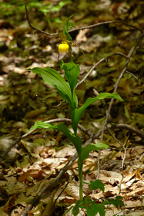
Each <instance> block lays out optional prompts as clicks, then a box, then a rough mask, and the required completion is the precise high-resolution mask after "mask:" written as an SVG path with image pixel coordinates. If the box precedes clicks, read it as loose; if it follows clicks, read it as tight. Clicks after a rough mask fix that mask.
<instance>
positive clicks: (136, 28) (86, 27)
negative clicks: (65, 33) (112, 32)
mask: <svg viewBox="0 0 144 216" xmlns="http://www.w3.org/2000/svg"><path fill="white" fill-rule="evenodd" d="M111 23H120V24H123V25H125V26H128V27H131V28H133V29H135V30H138V31H140V32H142V29H140V28H138V27H136V26H133V25H130V24H128V23H125V22H124V21H122V20H110V21H104V22H99V23H95V24H92V25H88V26H82V27H78V28H74V29H72V30H70V31H69V33H71V32H74V31H79V30H84V29H91V28H95V27H97V26H100V25H105V24H111Z"/></svg>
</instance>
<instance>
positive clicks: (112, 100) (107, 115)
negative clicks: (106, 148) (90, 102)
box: [101, 34, 144, 139]
mask: <svg viewBox="0 0 144 216" xmlns="http://www.w3.org/2000/svg"><path fill="white" fill-rule="evenodd" d="M143 36H144V34H140V36H139V37H138V39H137V41H136V44H135V45H134V46H133V47H132V48H131V49H130V51H129V53H128V55H127V61H126V63H125V66H124V68H123V70H122V71H121V73H120V75H119V77H118V79H117V81H116V83H115V85H114V90H113V93H116V92H117V89H118V85H119V83H120V80H121V78H122V77H123V75H124V73H125V72H126V71H127V67H128V64H129V62H130V59H131V57H132V55H133V53H134V52H135V50H136V49H137V47H138V45H139V43H140V41H141V39H142V38H143ZM113 102H114V99H113V98H112V99H111V101H110V103H109V106H108V109H107V111H106V119H105V122H104V124H103V127H102V133H101V139H103V136H104V130H105V128H106V125H107V122H108V120H109V117H110V112H111V108H112V105H113Z"/></svg>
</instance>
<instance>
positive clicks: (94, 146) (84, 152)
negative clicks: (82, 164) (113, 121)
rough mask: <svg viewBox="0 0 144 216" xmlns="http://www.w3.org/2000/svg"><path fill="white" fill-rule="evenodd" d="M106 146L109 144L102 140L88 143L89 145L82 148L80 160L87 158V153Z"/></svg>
mask: <svg viewBox="0 0 144 216" xmlns="http://www.w3.org/2000/svg"><path fill="white" fill-rule="evenodd" d="M107 148H109V146H108V145H107V144H105V143H102V142H98V143H96V144H89V145H87V146H85V147H83V148H82V152H81V160H82V161H83V160H85V159H86V158H88V156H89V153H90V152H91V151H99V150H102V149H107Z"/></svg>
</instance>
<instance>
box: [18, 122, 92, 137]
mask: <svg viewBox="0 0 144 216" xmlns="http://www.w3.org/2000/svg"><path fill="white" fill-rule="evenodd" d="M56 122H68V123H71V122H72V120H71V119H69V118H56V119H50V120H48V121H44V123H56ZM78 128H79V129H80V130H81V131H83V132H84V133H86V134H87V135H88V136H91V132H90V131H88V130H87V129H85V128H84V127H83V126H82V125H81V124H78ZM34 131H35V130H30V131H28V132H27V133H25V134H24V135H23V136H22V138H25V137H27V136H28V135H30V134H32V133H33V132H34Z"/></svg>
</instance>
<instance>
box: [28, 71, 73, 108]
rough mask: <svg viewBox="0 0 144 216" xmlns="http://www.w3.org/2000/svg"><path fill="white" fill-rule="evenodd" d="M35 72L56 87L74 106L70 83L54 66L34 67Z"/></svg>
mask: <svg viewBox="0 0 144 216" xmlns="http://www.w3.org/2000/svg"><path fill="white" fill-rule="evenodd" d="M32 71H33V72H34V73H37V74H39V75H40V76H41V77H42V78H43V80H44V82H45V83H47V84H49V85H52V86H54V87H56V89H57V90H58V92H59V93H60V94H61V96H62V97H63V99H64V100H66V101H67V102H68V103H69V104H70V105H71V106H72V107H73V105H74V104H73V100H72V93H71V89H70V87H69V84H68V83H67V82H66V81H65V80H64V78H63V77H62V76H61V75H60V74H59V73H58V72H57V71H56V70H54V69H52V68H49V67H47V68H38V67H37V68H33V69H32Z"/></svg>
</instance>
